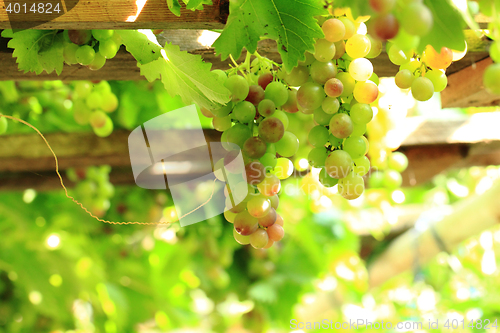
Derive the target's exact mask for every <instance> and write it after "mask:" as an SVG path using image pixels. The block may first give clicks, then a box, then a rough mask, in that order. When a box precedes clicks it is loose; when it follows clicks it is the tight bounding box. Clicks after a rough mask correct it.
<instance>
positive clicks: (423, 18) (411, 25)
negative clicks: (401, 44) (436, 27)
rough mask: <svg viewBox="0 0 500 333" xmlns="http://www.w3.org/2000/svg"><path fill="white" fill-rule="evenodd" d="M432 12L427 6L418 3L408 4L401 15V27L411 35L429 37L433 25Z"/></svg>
mask: <svg viewBox="0 0 500 333" xmlns="http://www.w3.org/2000/svg"><path fill="white" fill-rule="evenodd" d="M433 21H434V20H433V17H432V12H431V11H430V10H429V8H427V6H426V5H424V4H423V3H420V2H418V1H415V2H412V3H410V4H408V5H407V6H406V7H405V8H404V9H403V12H402V13H401V17H400V23H401V26H402V27H403V28H404V29H405V30H406V31H407V32H408V33H409V34H410V35H415V36H420V37H422V36H425V35H427V34H428V33H429V32H430V31H431V28H432V25H433Z"/></svg>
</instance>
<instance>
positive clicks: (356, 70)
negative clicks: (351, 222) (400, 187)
mask: <svg viewBox="0 0 500 333" xmlns="http://www.w3.org/2000/svg"><path fill="white" fill-rule="evenodd" d="M320 23H322V25H321V27H322V30H323V32H324V35H325V38H323V39H318V40H317V41H316V43H315V46H314V48H315V51H314V53H306V56H305V60H304V61H302V62H300V63H299V65H298V66H297V67H295V68H293V70H292V71H291V72H290V73H289V74H286V73H285V74H283V76H284V80H285V82H287V83H288V84H289V85H290V86H293V87H297V88H298V89H297V90H296V93H293V94H294V96H296V99H297V109H298V111H300V112H302V113H305V114H312V115H313V118H314V122H315V124H316V126H315V127H313V128H312V129H311V131H310V132H309V135H308V139H309V143H310V144H311V145H312V146H313V147H314V148H313V149H312V150H311V151H310V152H309V155H308V162H309V165H311V166H312V167H315V168H321V171H320V173H319V181H320V183H321V184H323V185H324V186H326V187H332V186H335V185H337V184H338V191H339V193H340V194H341V195H342V196H343V197H344V198H346V199H350V200H351V199H356V198H358V197H359V196H360V195H361V194H362V193H363V191H364V179H363V176H364V175H366V174H367V173H368V171H369V169H370V161H369V160H368V158H367V157H366V156H365V155H366V153H367V152H368V148H369V144H368V140H367V138H366V137H365V136H364V133H365V132H366V125H367V124H368V123H369V122H370V121H371V119H372V117H373V110H372V107H371V106H370V104H371V103H373V102H374V101H376V100H377V97H378V94H379V91H378V86H377V84H378V77H377V76H376V74H374V73H373V65H372V63H371V62H370V60H368V58H367V57H375V56H377V55H378V54H379V53H380V49H379V47H380V45H377V44H376V43H374V48H373V49H372V41H371V39H370V38H369V36H367V35H364V34H360V33H357V31H356V26H355V22H353V21H352V20H350V19H349V18H347V17H345V16H341V17H337V18H334V17H331V18H326V19H322V20H321V21H320Z"/></svg>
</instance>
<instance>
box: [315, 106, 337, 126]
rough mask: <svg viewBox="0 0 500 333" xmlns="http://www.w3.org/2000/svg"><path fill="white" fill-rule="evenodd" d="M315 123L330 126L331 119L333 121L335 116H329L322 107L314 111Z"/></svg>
mask: <svg viewBox="0 0 500 333" xmlns="http://www.w3.org/2000/svg"><path fill="white" fill-rule="evenodd" d="M313 114H314V121H315V122H316V123H318V124H319V125H323V126H328V124H329V123H330V119H332V117H333V115H332V114H328V113H326V112H325V111H323V109H322V108H321V107H319V108H317V109H316V110H314V113H313Z"/></svg>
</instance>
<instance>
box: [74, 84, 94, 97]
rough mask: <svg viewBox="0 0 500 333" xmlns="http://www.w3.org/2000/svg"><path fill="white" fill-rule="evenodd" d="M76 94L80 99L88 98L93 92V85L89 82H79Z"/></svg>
mask: <svg viewBox="0 0 500 333" xmlns="http://www.w3.org/2000/svg"><path fill="white" fill-rule="evenodd" d="M75 92H76V94H77V95H78V97H80V98H86V97H87V96H88V95H90V93H91V92H92V85H91V84H90V82H89V81H77V82H76V84H75Z"/></svg>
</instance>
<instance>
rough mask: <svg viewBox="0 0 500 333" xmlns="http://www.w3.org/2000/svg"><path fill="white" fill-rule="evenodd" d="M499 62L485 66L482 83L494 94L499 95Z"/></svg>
mask: <svg viewBox="0 0 500 333" xmlns="http://www.w3.org/2000/svg"><path fill="white" fill-rule="evenodd" d="M499 78H500V64H492V65H489V66H488V67H486V70H485V71H484V76H483V83H484V87H485V88H486V90H488V91H489V92H491V93H492V94H495V95H500V79H499Z"/></svg>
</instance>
